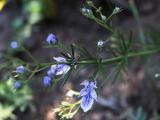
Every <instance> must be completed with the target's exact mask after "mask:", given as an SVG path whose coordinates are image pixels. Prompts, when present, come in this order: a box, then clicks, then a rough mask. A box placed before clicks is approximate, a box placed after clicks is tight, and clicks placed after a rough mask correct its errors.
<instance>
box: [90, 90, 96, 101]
mask: <svg viewBox="0 0 160 120" xmlns="http://www.w3.org/2000/svg"><path fill="white" fill-rule="evenodd" d="M91 96H92V98H93V99H95V100H96V101H97V93H96V91H95V90H92V91H91Z"/></svg>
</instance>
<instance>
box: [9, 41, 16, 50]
mask: <svg viewBox="0 0 160 120" xmlns="http://www.w3.org/2000/svg"><path fill="white" fill-rule="evenodd" d="M10 46H11V48H13V49H16V48H18V43H17V42H16V41H12V42H11V43H10Z"/></svg>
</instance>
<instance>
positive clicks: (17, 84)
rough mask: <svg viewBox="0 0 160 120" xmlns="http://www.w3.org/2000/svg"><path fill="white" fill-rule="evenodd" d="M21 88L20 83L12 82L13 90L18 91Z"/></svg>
mask: <svg viewBox="0 0 160 120" xmlns="http://www.w3.org/2000/svg"><path fill="white" fill-rule="evenodd" d="M21 87H22V83H21V82H19V81H15V82H14V88H15V89H20V88H21Z"/></svg>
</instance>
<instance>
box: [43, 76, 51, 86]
mask: <svg viewBox="0 0 160 120" xmlns="http://www.w3.org/2000/svg"><path fill="white" fill-rule="evenodd" d="M43 84H44V86H45V87H49V86H51V84H52V80H51V78H50V77H48V76H45V77H44V78H43Z"/></svg>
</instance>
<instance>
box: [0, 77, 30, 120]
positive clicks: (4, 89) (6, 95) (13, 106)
mask: <svg viewBox="0 0 160 120" xmlns="http://www.w3.org/2000/svg"><path fill="white" fill-rule="evenodd" d="M13 81H14V80H13V79H12V78H10V79H9V80H7V82H6V83H0V120H5V119H7V118H10V119H16V116H15V115H14V114H13V112H14V111H15V110H19V111H21V112H24V111H25V110H26V108H27V107H29V106H30V107H33V105H32V104H31V100H32V92H31V89H30V88H29V87H28V86H24V87H23V88H21V89H20V90H18V91H16V89H14V87H13Z"/></svg>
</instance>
